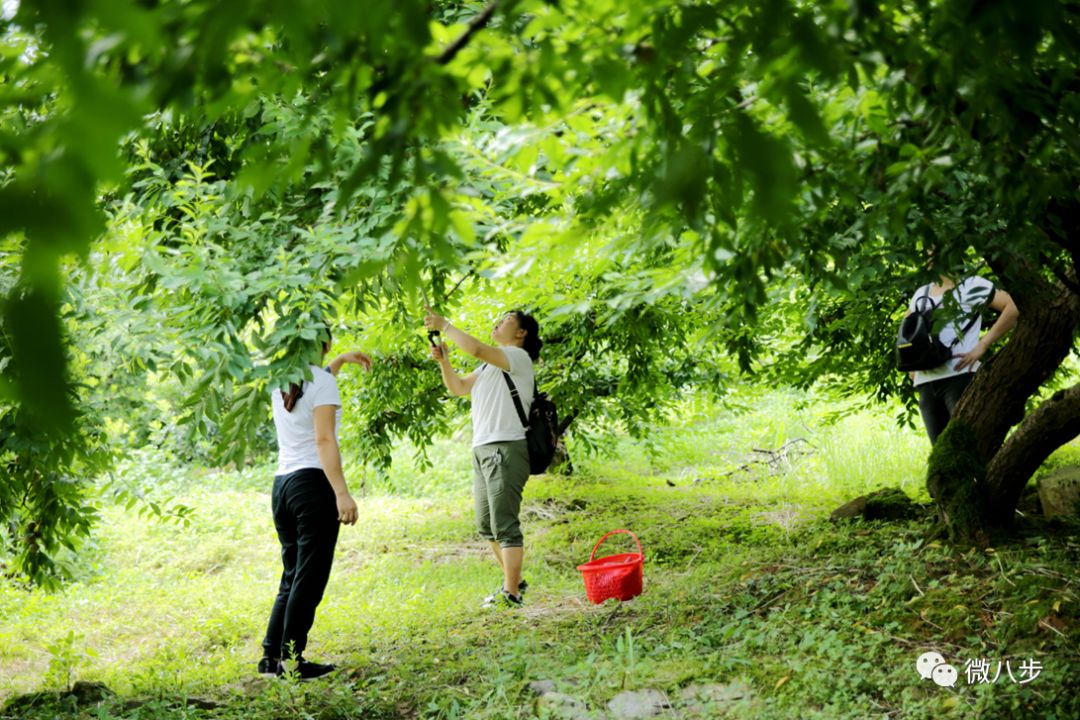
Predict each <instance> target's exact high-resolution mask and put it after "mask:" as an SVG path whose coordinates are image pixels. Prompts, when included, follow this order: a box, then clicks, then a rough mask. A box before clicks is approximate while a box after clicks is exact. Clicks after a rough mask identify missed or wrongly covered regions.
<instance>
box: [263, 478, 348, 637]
mask: <svg viewBox="0 0 1080 720" xmlns="http://www.w3.org/2000/svg"><path fill="white" fill-rule="evenodd" d="M271 506H272V508H273V511H274V527H275V528H277V534H278V540H279V541H280V542H281V564H282V565H283V566H284V567H283V570H282V572H281V583H280V585H279V586H278V594H277V597H276V598H275V599H274V606H273V608H272V609H271V610H270V622H269V623H268V624H267V627H266V637H265V639H263V652H264V654H265V655H266V656H267V657H272V658H289V657H298V656H299V655H300V654H301V653H303V652H304V648H305V647H307V636H308V631H309V630H311V626H312V624H313V623H314V622H315V608H317V607H318V606H319V603H320V602H321V601H322V597H323V591H324V590H326V583H327V581H328V580H329V579H330V565H331V564H332V563H333V560H334V546H335V545H337V538H338V529H339V527H340V526H339V525H338V512H337V501H336V499H335V498H334V489H333V488H332V487H331V486H330V481H329V480H327V479H326V474H325V473H324V472H323V471H322V470H320V469H317V468H310V469H304V470H297V471H296V472H294V473H289V474H287V475H277V476H275V477H274V491H273V495H272V496H271Z"/></svg>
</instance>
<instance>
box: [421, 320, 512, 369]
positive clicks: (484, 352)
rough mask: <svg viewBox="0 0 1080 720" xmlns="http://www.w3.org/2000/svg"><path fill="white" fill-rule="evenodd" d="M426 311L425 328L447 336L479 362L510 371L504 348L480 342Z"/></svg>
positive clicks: (447, 321)
mask: <svg viewBox="0 0 1080 720" xmlns="http://www.w3.org/2000/svg"><path fill="white" fill-rule="evenodd" d="M425 309H426V310H427V312H428V314H427V316H426V317H425V318H424V327H426V328H427V329H428V330H438V331H439V332H441V333H442V334H443V335H445V336H446V338H447V339H448V340H452V341H453V342H454V344H455V345H457V346H458V347H459V348H461V349H462V350H463V351H464V352H465V353H467V354H469V355H472V356H473V357H474V358H476V359H477V360H480V361H483V362H486V363H487V364H488V365H494V366H495V367H497V368H499V369H500V370H506V371H507V372H509V371H510V361H509V360H508V359H507V357H506V353H505V352H503V351H502V348H499V347H496V346H495V345H488V344H487V343H483V342H480V341H479V340H477V339H476V338H474V337H473V336H472V335H470V334H468V333H467V332H465V331H464V330H461V329H460V328H456V327H454V326H453V325H451V324H450V321H449V320H447V319H446V318H444V317H443V316H441V315H438V314H436V313H435V311H434V310H432V309H431V308H425ZM432 355H433V356H434V353H432ZM443 355H444V356H445V355H446V353H443Z"/></svg>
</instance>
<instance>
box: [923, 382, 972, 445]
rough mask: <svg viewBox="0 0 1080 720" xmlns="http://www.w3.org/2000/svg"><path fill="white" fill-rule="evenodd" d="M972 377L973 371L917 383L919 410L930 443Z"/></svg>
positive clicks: (935, 437) (934, 438)
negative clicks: (920, 383)
mask: <svg viewBox="0 0 1080 720" xmlns="http://www.w3.org/2000/svg"><path fill="white" fill-rule="evenodd" d="M974 377H975V373H964V374H963V375H954V376H952V377H948V378H945V379H944V380H934V381H933V382H928V383H923V384H922V385H919V412H920V413H921V414H922V419H923V425H925V426H926V434H927V435H928V436H929V437H930V444H931V445H933V444H934V443H935V442H936V441H937V439H938V435H940V434H941V432H942V431H943V430H944V429H945V426H946V425H948V424H949V419H950V418H951V417H952V414H953V408H955V407H956V403H957V402H959V401H960V396H961V395H963V394H964V390H965V389H967V386H968V385H970V384H971V380H972V378H974Z"/></svg>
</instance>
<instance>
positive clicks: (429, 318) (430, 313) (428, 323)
mask: <svg viewBox="0 0 1080 720" xmlns="http://www.w3.org/2000/svg"><path fill="white" fill-rule="evenodd" d="M424 310H427V315H425V316H424V327H425V328H427V329H428V330H437V331H439V332H442V331H443V330H445V329H446V326H447V325H449V324H450V321H449V320H447V319H446V318H444V317H443V316H442V315H439V314H438V313H437V312H435V311H434V310H432V309H431V306H429V305H425V306H424Z"/></svg>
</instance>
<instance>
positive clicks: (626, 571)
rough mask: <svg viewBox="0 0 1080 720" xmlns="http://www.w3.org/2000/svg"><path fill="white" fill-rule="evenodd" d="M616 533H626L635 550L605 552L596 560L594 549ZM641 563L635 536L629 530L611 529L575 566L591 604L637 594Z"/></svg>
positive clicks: (639, 584)
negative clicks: (606, 553)
mask: <svg viewBox="0 0 1080 720" xmlns="http://www.w3.org/2000/svg"><path fill="white" fill-rule="evenodd" d="M617 533H626V534H627V535H629V536H630V537H632V538H634V542H636V543H637V546H638V552H636V553H622V554H621V555H608V556H607V557H602V558H600V559H599V560H596V559H595V558H596V551H597V550H598V549H599V548H600V543H602V542H604V541H605V540H607V539H608V538H609V537H611V536H612V535H615V534H617ZM644 563H645V551H644V550H643V549H642V548H641V541H640V540H638V539H637V535H635V534H634V533H632V532H630V531H629V530H612V531H611V532H609V533H608V534H607V535H605V536H604V537H602V538H600V540H599V541H598V542H597V543H596V545H595V546H593V550H592V555H590V556H589V562H587V563H585V564H584V565H578V570H580V571H581V577H582V579H584V580H585V595H586V597H588V598H589V600H590V601H591V602H593V603H596V604H599V603H602V602H604V601H605V600H608V599H609V598H618V599H619V600H629V599H630V598H634V597H637V596H638V595H640V594H641V567H642V565H643V564H644Z"/></svg>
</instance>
